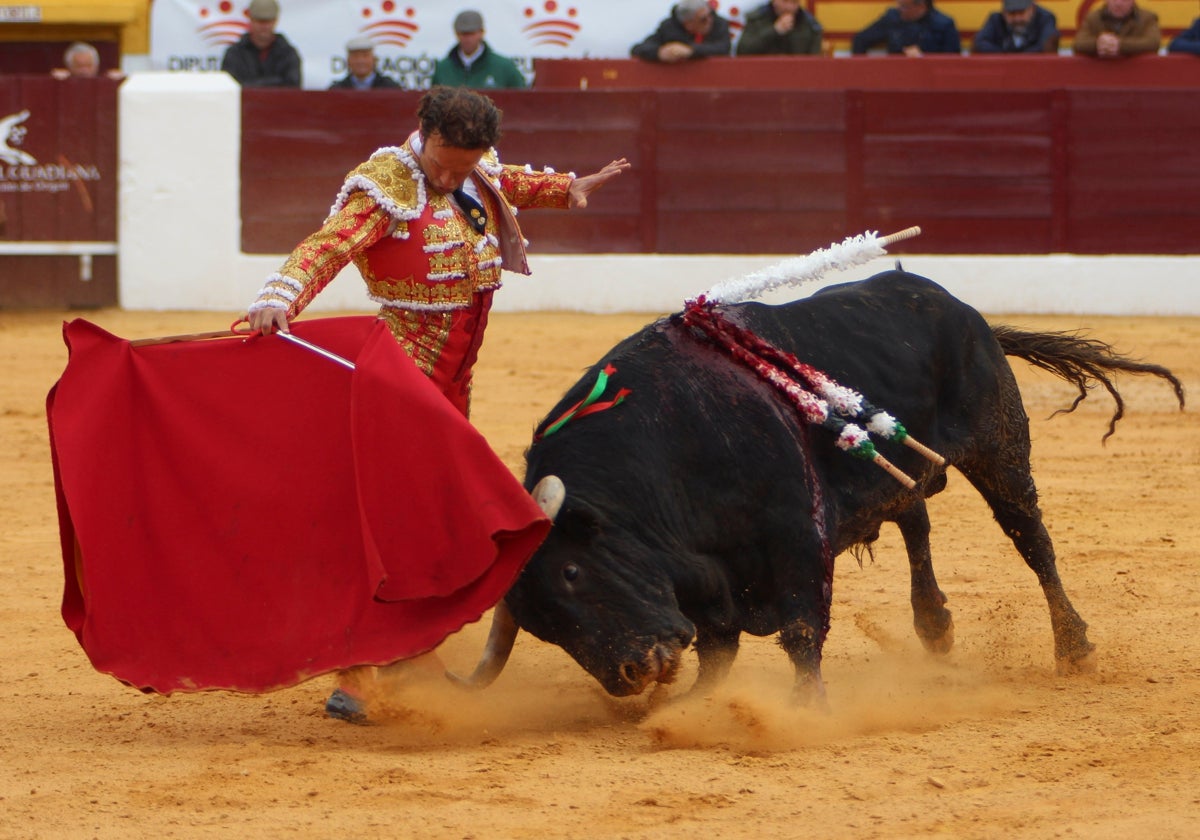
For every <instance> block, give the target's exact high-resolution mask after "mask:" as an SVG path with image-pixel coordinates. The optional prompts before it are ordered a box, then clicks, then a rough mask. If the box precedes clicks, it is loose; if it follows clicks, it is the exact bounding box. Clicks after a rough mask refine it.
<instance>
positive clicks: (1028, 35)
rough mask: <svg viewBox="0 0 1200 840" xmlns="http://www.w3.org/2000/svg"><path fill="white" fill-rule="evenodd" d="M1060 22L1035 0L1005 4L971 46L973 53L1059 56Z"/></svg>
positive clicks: (1015, 0) (985, 23)
mask: <svg viewBox="0 0 1200 840" xmlns="http://www.w3.org/2000/svg"><path fill="white" fill-rule="evenodd" d="M1058 39H1059V34H1058V20H1057V19H1056V18H1055V17H1054V12H1052V11H1050V10H1049V9H1044V8H1042V7H1041V6H1039V5H1037V4H1036V3H1034V2H1033V0H1003V3H1002V4H1001V10H1000V11H998V12H992V13H991V14H990V15H988V18H987V20H986V21H984V23H983V26H982V27H981V28H980V30H979V31H978V32H977V33H975V40H974V42H973V43H972V45H971V52H973V53H1057V52H1058Z"/></svg>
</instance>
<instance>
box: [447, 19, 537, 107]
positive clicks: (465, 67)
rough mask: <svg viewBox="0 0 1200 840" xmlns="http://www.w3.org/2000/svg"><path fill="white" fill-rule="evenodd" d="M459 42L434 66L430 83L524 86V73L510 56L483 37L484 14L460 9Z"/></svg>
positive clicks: (456, 31) (456, 34) (455, 31)
mask: <svg viewBox="0 0 1200 840" xmlns="http://www.w3.org/2000/svg"><path fill="white" fill-rule="evenodd" d="M454 35H455V37H456V38H458V45H457V46H455V47H454V48H453V49H451V50H450V52H449V54H447V55H446V57H445V58H443V59H442V60H441V61H439V62H438V63H437V67H435V68H434V70H433V78H432V79H431V80H430V84H431V85H448V86H450V87H469V88H523V87H525V76H524V74H522V73H521V70H520V69H519V68H518V67H517V65H516V63H515V62H514V61H513V60H512V59H511V58H506V57H505V56H502V55H500V54H499V53H497V52H494V51H493V50H492V48H491V47H489V46H488V45H487V42H486V41H484V40H483V35H484V31H483V15H481V14H479V12H475V11H465V12H460V13H459V15H458V17H456V18H455V19H454Z"/></svg>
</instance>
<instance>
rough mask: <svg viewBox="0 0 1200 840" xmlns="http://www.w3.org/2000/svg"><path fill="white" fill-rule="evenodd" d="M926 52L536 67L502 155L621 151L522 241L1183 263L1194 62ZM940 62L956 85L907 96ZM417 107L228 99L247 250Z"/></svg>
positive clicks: (511, 107)
mask: <svg viewBox="0 0 1200 840" xmlns="http://www.w3.org/2000/svg"><path fill="white" fill-rule="evenodd" d="M941 58H942V59H943V61H942V62H938V61H936V60H935V59H934V58H933V57H930V56H927V57H925V58H923V59H921V60H909V61H904V60H901V59H895V60H893V59H886V58H878V59H876V58H863V59H844V58H838V59H820V58H814V59H808V60H805V59H800V60H799V62H801V64H796V63H795V62H797V59H790V60H789V59H785V60H783V61H784V62H785V63H787V62H792V63H790V64H788V66H789V67H790V68H791V73H790V74H788V75H786V76H784V75H781V74H780V73H779V71H778V69H777V68H774V67H772V66H771V65H772V61H771V60H766V61H764V62H761V63H760V62H757V61H749V62H744V60H742V59H729V60H728V61H727V62H724V61H720V60H714V61H712V62H698V63H697V65H700V64H703V65H706V66H716V65H717V64H719V63H720V64H728V65H729V66H733V65H738V64H739V63H741V66H742V68H743V69H742V70H741V71H739V73H740V75H739V76H738V80H739V81H740V82H741V83H743V84H742V86H739V87H736V88H730V87H728V86H727V85H723V86H721V87H706V88H692V87H678V86H677V87H672V88H661V87H660V88H655V89H633V90H631V89H624V88H617V87H613V88H611V89H597V87H596V86H594V85H592V84H590V83H589V85H588V89H587V90H586V91H580V90H579V86H578V81H576V84H575V86H574V87H573V88H571V87H570V86H569V85H565V86H564V87H563V88H560V89H554V88H553V87H552V86H551V87H549V88H547V87H543V82H546V83H547V84H550V82H549V81H547V78H548V77H549V78H550V79H551V80H552V78H554V77H553V74H547V76H546V77H544V76H543V75H542V73H543V70H542V68H541V67H539V70H538V72H539V76H538V80H539V81H538V87H537V88H536V89H534V90H529V91H499V92H496V93H495V94H494V98H495V100H496V101H497V103H498V104H499V105H500V106H501V107H502V108H503V109H504V111H505V120H504V126H505V135H504V138H503V140H502V142H501V144H500V145H501V152H502V156H503V159H504V160H505V161H508V162H514V163H517V162H520V163H524V162H530V163H532V164H534V165H535V166H541V165H545V164H549V165H552V166H554V167H555V168H556V169H559V170H568V169H569V170H574V171H576V172H580V173H583V172H589V171H593V170H594V169H596V168H598V167H599V166H602V165H603V164H604V163H606V162H607V161H608V160H611V159H612V158H614V157H618V156H621V155H624V156H626V157H628V158H629V159H630V160H631V161H632V162H633V164H634V169H633V171H632V172H631V173H629V174H628V175H626V176H623V177H621V178H620V179H618V180H617V181H616V182H614V183H613V184H611V185H610V186H608V187H606V188H605V189H604V190H603V191H602V192H600V193H598V194H597V195H596V196H595V198H594V200H593V201H592V203H591V204H590V205H589V207H588V209H587V210H586V211H584V212H580V213H554V212H549V211H540V212H539V211H534V212H528V213H525V214H522V216H521V223H522V226H523V228H524V230H525V233H526V235H527V236H528V238H529V239H530V240H531V241H532V242H533V243H534V248H535V250H536V251H538V252H542V253H590V252H608V253H634V252H659V253H778V254H794V253H797V252H805V251H808V250H811V249H812V248H814V247H818V246H821V245H824V244H826V243H828V242H830V241H832V240H837V239H841V238H842V237H843V236H845V235H847V234H850V233H857V232H860V231H863V230H878V231H880V232H889V231H891V230H895V229H898V228H901V227H907V226H909V225H914V224H917V225H921V226H922V227H923V228H924V230H925V233H924V234H923V235H922V236H921V238H920V239H919V240H917V241H915V243H914V244H911V245H909V248H910V249H912V250H919V251H920V252H922V253H944V254H1016V253H1021V254H1029V253H1032V254H1038V253H1055V252H1072V253H1079V254H1106V253H1116V254H1131V253H1162V254H1187V253H1198V252H1200V247H1198V246H1197V236H1196V231H1197V230H1200V202H1197V201H1195V196H1196V195H1200V142H1197V141H1196V138H1197V137H1200V110H1198V109H1196V108H1195V90H1196V89H1197V88H1200V61H1196V60H1195V58H1194V57H1191V56H1169V57H1157V56H1156V57H1146V58H1142V59H1135V60H1131V61H1128V62H1100V61H1086V60H1083V59H1078V60H1077V59H1073V58H1065V57H1058V58H1056V57H1046V58H1043V57H1029V58H1032V61H1030V60H1029V58H1024V60H1023V59H1022V58H1015V59H1010V58H1004V57H941ZM775 61H776V62H777V61H779V60H775ZM1060 62H1061V63H1060ZM561 64H564V65H565V64H571V65H572V66H574V67H575V69H576V71H580V70H581V69H582V70H586V71H587V72H588V73H598V74H601V75H603V72H604V68H606V67H610V66H612V65H613V64H621V65H622V66H625V65H637V66H639V67H640V68H642V69H645V70H646V72H650V73H657V72H658V71H660V70H663V69H664V68H661V67H658V66H656V65H648V64H643V63H641V62H624V63H623V62H609V61H594V62H582V61H572V62H561ZM810 64H811V66H812V67H813V68H814V69H813V72H811V73H808V72H801V70H799V69H797V68H800V67H802V66H803V67H807V66H808V65H810ZM752 65H754V66H757V67H758V68H759V70H758V71H753V70H752V69H751V66H752ZM1117 65H1123V66H1124V67H1126V68H1127V69H1128V70H1129V71H1131V74H1132V75H1131V76H1130V77H1129V78H1125V79H1122V78H1121V77H1120V76H1117V75H1114V70H1113V68H1114V67H1116V66H1117ZM938 67H947V68H953V70H952V73H951V75H953V74H958V75H957V76H956V77H955V78H958V79H959V81H958V82H957V83H956V84H957V85H958V87H945V86H943V85H941V84H927V85H924V86H922V85H920V84H915V85H914V86H913V87H905V85H910V84H913V83H914V80H915V79H920V78H924V79H926V81H930V80H931V79H935V78H941V76H939V75H938V74H937V72H936V70H937V68H938ZM1035 67H1036V68H1042V69H1039V70H1038V71H1037V72H1033V71H1032V70H1031V68H1035ZM588 68H590V69H588ZM864 68H873V70H874V75H872V76H870V79H871V80H872V84H870V85H864V84H862V81H863V78H864V77H863V76H862V73H863V69H864ZM884 68H886V69H887V71H888V72H887V73H880V72H879V71H880V70H883V69H884ZM1047 68H1051V69H1047ZM667 69H669V70H675V69H678V68H667ZM892 70H897V71H898V72H897V73H896V75H894V76H893V75H891V71H892ZM755 72H763V73H764V74H765V75H764V77H763V78H758V77H756V76H755V75H754V73H755ZM948 72H951V71H948ZM747 73H749V74H750V75H749V76H747V75H745V74H747ZM930 73H933V75H932V76H929V75H928V74H930ZM589 78H593V76H591V75H589ZM680 78H682V77H680ZM705 78H706V79H707V78H708V77H707V76H706V77H705ZM767 78H770V79H774V80H776V82H778V81H779V80H780V79H781V78H786V79H789V80H792V79H801V80H802V79H805V78H807V79H809V80H813V79H818V78H819V79H820V84H817V85H812V86H810V87H808V88H803V89H801V88H793V89H783V88H779V87H771V86H770V85H769V84H768V83H767ZM755 79H757V81H758V82H760V83H761V84H759V85H758V86H755V85H754V84H748V82H752V81H754V80H755ZM963 79H969V81H963ZM1189 79H1194V80H1195V81H1196V84H1195V85H1194V86H1192V87H1190V88H1189V87H1188V86H1187V85H1186V84H1181V82H1187V81H1188V80H1189ZM1117 81H1123V82H1125V83H1124V84H1115V82H1117ZM568 88H569V89H568ZM811 88H816V89H811ZM418 96H419V93H417V92H408V91H377V92H372V93H369V94H356V93H354V92H322V91H253V90H246V91H243V132H244V134H243V143H244V145H243V158H242V211H243V212H242V221H243V228H242V230H243V243H244V248H245V250H246V251H248V252H253V253H280V252H286V251H289V250H290V249H291V248H292V247H293V246H294V245H295V244H296V242H297V241H298V240H299V239H300V238H301V237H303V236H304V235H305V234H307V233H308V232H310V231H311V230H313V229H315V227H316V226H317V225H318V224H319V223H320V221H321V219H322V218H323V217H324V215H325V213H326V212H327V210H328V207H329V205H330V203H331V202H332V200H333V197H334V195H335V194H336V192H337V190H338V188H339V186H340V183H341V179H342V177H343V176H344V174H345V173H346V172H347V171H348V170H349V169H350V168H352V167H353V166H354V165H355V164H356V163H358V162H359V161H361V160H363V159H365V158H366V157H367V156H368V155H369V154H370V153H371V152H372V151H373V150H374V149H375V148H377V147H379V146H385V145H393V144H398V143H400V142H402V141H403V139H404V137H405V136H406V134H407V133H408V131H410V130H411V129H412V128H414V127H415V119H414V117H413V116H412V114H413V112H414V110H415V105H416V100H417V98H418ZM897 250H902V249H899V248H898V249H897Z"/></svg>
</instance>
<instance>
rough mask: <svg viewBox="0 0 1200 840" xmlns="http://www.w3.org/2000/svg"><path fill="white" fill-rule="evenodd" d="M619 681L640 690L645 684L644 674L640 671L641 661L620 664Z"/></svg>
mask: <svg viewBox="0 0 1200 840" xmlns="http://www.w3.org/2000/svg"><path fill="white" fill-rule="evenodd" d="M621 682H623V683H625V685H627V686H629V687H630V688H634V689H636V690H637V691H641V690H642V688H643V686H644V684H645V676H644V675H643V673H642V667H641V663H638V662H626V663H625V664H624V665H622V666H621Z"/></svg>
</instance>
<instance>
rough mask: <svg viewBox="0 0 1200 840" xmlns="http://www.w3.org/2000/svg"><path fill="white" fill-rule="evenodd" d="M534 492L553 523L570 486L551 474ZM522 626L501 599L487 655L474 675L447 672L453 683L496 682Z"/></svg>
mask: <svg viewBox="0 0 1200 840" xmlns="http://www.w3.org/2000/svg"><path fill="white" fill-rule="evenodd" d="M530 495H531V496H533V500H534V501H535V502H537V505H538V507H540V508H541V509H542V513H544V514H546V516H547V517H549V519H550V521H551V522H553V521H554V517H556V516H558V512H559V510H561V509H562V506H563V502H564V501H566V498H567V488H566V487H565V486H564V485H563V483H562V479H561V478H559V477H558V476H556V475H548V476H545V477H543V478H542V480H541V481H539V482H538V483H537V485H536V486H535V487H534V488H533V492H532V493H531V494H530ZM520 629H521V628H520V627H518V626H517V620H516V619H515V618H513V614H512V612H511V611H509V609H508V604H506V603H504V601H500V603H498V604H496V608H495V609H494V610H493V611H492V629H491V630H489V631H488V637H487V643H486V644H485V645H484V648H483V654H482V655H481V656H480V657H479V664H478V665H476V666H475V670H474V671H472V672H471V676H469V677H460V676H459V675H458V674H455V673H453V672H451V671H447V672H446V677H447V678H449V679H450V681H451V682H456V683H458V684H459V685H462V686H466V687H467V688H487V687H488V686H489V685H491V684H492V683H493V682H495V681H496V677H498V676H500V672H501V671H503V670H504V666H505V665H506V664H508V657H509V654H511V653H512V649H513V644H514V643H515V642H516V641H517V631H518V630H520Z"/></svg>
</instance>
